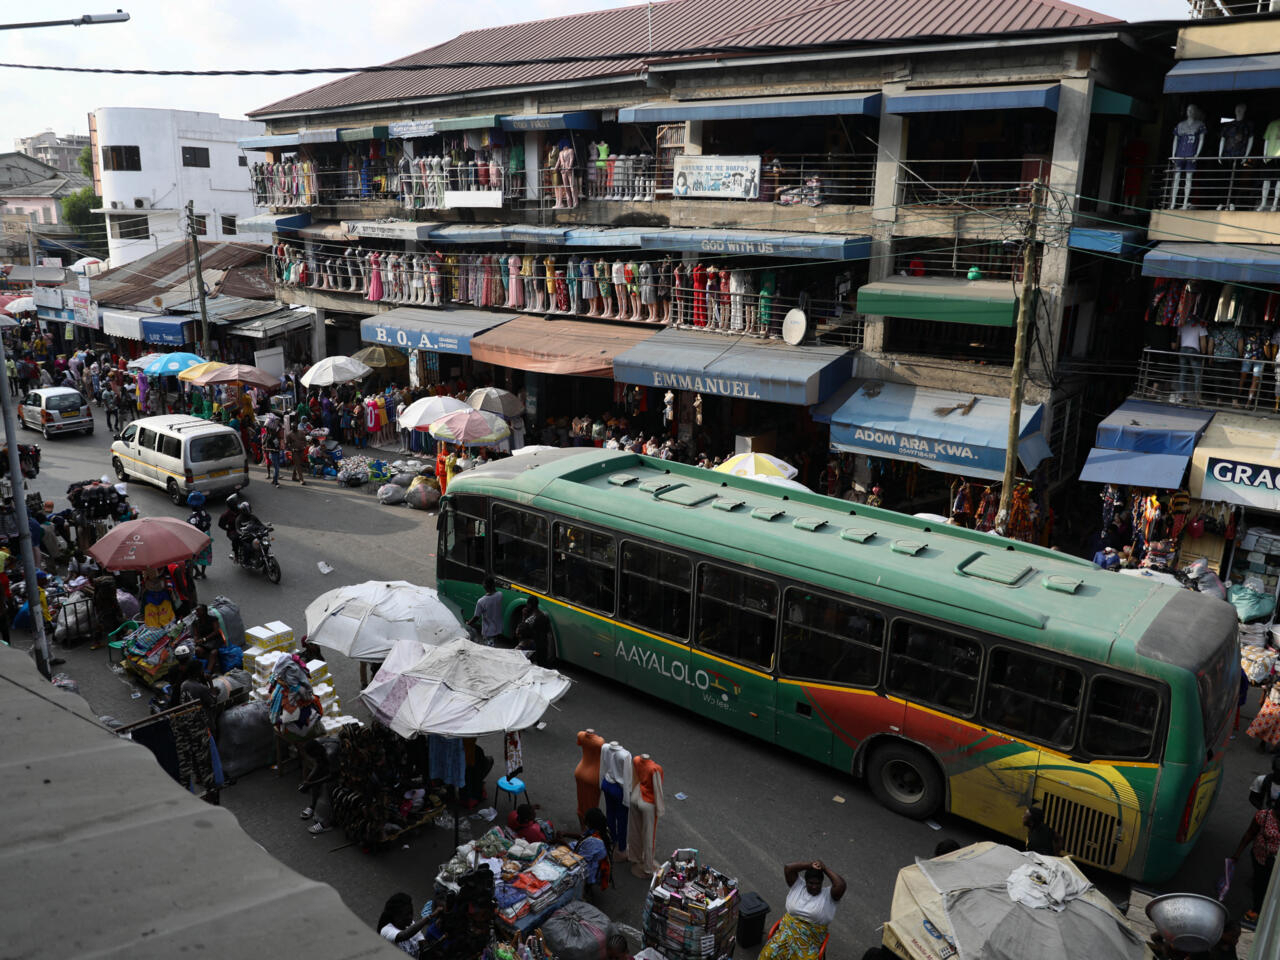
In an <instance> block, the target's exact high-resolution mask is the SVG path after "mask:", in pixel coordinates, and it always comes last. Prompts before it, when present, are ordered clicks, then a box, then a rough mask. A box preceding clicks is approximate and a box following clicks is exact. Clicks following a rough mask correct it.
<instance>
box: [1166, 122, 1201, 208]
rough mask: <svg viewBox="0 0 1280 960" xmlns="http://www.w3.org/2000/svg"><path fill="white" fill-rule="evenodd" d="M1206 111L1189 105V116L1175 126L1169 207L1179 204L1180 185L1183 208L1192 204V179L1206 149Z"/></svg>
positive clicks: (1171, 149)
mask: <svg viewBox="0 0 1280 960" xmlns="http://www.w3.org/2000/svg"><path fill="white" fill-rule="evenodd" d="M1204 134H1205V126H1204V113H1203V112H1202V111H1201V110H1200V108H1199V107H1197V106H1196V105H1195V104H1191V105H1190V106H1188V107H1187V118H1186V119H1185V120H1183V121H1182V122H1181V123H1179V124H1178V125H1177V126H1176V127H1174V128H1173V145H1172V147H1171V148H1170V154H1169V155H1170V157H1172V159H1173V186H1172V189H1171V190H1170V191H1169V207H1170V208H1171V209H1172V208H1175V207H1177V206H1178V187H1179V186H1181V187H1182V209H1183V210H1186V209H1188V208H1190V206H1191V179H1192V175H1193V174H1194V173H1195V169H1196V158H1197V157H1199V156H1200V151H1201V150H1203V149H1204Z"/></svg>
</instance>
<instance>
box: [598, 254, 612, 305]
mask: <svg viewBox="0 0 1280 960" xmlns="http://www.w3.org/2000/svg"><path fill="white" fill-rule="evenodd" d="M609 274H610V267H609V261H608V260H606V259H605V258H604V257H601V258H600V259H599V260H597V261H596V286H598V287H599V288H600V316H602V317H612V316H613V315H614V313H613V284H612V283H610V282H609Z"/></svg>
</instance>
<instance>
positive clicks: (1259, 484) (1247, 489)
mask: <svg viewBox="0 0 1280 960" xmlns="http://www.w3.org/2000/svg"><path fill="white" fill-rule="evenodd" d="M1199 498H1200V499H1201V500H1211V501H1215V500H1216V501H1219V502H1223V503H1238V504H1242V505H1244V506H1246V507H1260V508H1262V509H1264V510H1280V464H1274V463H1250V462H1249V461H1247V460H1227V459H1224V458H1221V457H1209V459H1208V463H1207V464H1206V465H1205V471H1204V483H1203V485H1202V486H1201V488H1200V494H1199Z"/></svg>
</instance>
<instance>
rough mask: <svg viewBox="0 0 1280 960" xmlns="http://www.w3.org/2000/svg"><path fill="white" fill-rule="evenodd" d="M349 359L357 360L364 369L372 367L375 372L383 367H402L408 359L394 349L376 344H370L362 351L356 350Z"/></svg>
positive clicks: (406, 363)
mask: <svg viewBox="0 0 1280 960" xmlns="http://www.w3.org/2000/svg"><path fill="white" fill-rule="evenodd" d="M351 359H352V360H359V361H360V362H361V363H363V364H364V365H365V366H366V367H373V368H374V369H375V370H378V369H381V368H383V367H403V366H407V365H408V363H409V358H408V357H406V356H405V355H404V354H403V353H401V352H400V351H399V350H397V349H396V348H395V347H383V346H380V345H378V344H371V345H370V346H367V347H365V348H364V349H363V350H357V351H356V352H355V353H353V354H352V355H351Z"/></svg>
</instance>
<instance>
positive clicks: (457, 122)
mask: <svg viewBox="0 0 1280 960" xmlns="http://www.w3.org/2000/svg"><path fill="white" fill-rule="evenodd" d="M497 125H498V118H497V116H496V115H495V114H492V113H481V114H477V115H475V116H472V117H439V118H436V119H431V120H403V121H401V122H399V123H390V124H387V135H388V136H390V137H397V138H401V139H408V138H410V137H430V136H434V135H435V134H437V133H444V132H445V131H447V130H488V129H489V128H490V127H496V126H497Z"/></svg>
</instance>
